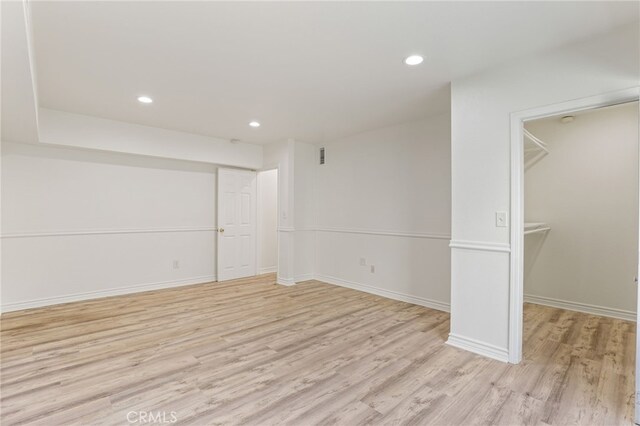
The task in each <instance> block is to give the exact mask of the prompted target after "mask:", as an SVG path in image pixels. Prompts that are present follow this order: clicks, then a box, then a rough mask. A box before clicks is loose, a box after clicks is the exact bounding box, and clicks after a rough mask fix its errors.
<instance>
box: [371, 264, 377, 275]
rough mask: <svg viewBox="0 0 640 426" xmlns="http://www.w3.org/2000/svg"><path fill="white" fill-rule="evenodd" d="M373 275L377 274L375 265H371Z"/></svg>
mask: <svg viewBox="0 0 640 426" xmlns="http://www.w3.org/2000/svg"><path fill="white" fill-rule="evenodd" d="M371 273H372V274H375V273H376V267H375V265H371Z"/></svg>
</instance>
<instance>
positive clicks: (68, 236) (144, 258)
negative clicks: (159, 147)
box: [1, 142, 216, 310]
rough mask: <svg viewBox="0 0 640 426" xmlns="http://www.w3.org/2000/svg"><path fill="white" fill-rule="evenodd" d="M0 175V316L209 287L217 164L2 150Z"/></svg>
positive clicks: (5, 146) (10, 146) (38, 148)
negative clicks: (99, 299) (187, 287)
mask: <svg viewBox="0 0 640 426" xmlns="http://www.w3.org/2000/svg"><path fill="white" fill-rule="evenodd" d="M1 170H2V201H3V202H2V232H3V234H2V264H3V268H2V303H3V306H2V307H3V310H12V309H19V308H26V307H31V306H38V305H46V304H52V303H56V302H64V301H69V300H77V299H83V298H90V297H97V296H103V295H110V294H116V293H124V292H130V291H136V290H145V289H151V288H159V287H165V286H173V285H180V284H186V283H198V282H207V281H212V280H214V279H215V255H216V253H215V231H214V229H215V223H216V217H215V213H216V212H215V196H216V195H215V194H216V193H215V191H216V179H215V167H214V166H212V165H207V164H200V163H189V162H182V161H172V160H161V159H152V158H145V157H137V156H130V155H119V154H112V153H101V152H95V151H88V150H74V149H69V148H58V147H49V146H42V145H26V144H15V143H6V142H3V143H2V169H1ZM174 260H177V261H178V262H179V268H178V269H174V264H173V262H174Z"/></svg>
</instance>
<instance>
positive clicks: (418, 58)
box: [404, 55, 424, 65]
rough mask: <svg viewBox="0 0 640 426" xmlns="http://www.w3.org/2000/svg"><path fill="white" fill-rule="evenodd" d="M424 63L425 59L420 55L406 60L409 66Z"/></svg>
mask: <svg viewBox="0 0 640 426" xmlns="http://www.w3.org/2000/svg"><path fill="white" fill-rule="evenodd" d="M422 61H424V58H423V57H422V56H420V55H411V56H409V57H407V58H406V59H405V60H404V63H405V64H407V65H418V64H421V63H422Z"/></svg>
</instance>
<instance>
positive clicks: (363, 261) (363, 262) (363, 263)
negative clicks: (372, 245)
mask: <svg viewBox="0 0 640 426" xmlns="http://www.w3.org/2000/svg"><path fill="white" fill-rule="evenodd" d="M360 266H367V259H365V258H364V257H361V258H360Z"/></svg>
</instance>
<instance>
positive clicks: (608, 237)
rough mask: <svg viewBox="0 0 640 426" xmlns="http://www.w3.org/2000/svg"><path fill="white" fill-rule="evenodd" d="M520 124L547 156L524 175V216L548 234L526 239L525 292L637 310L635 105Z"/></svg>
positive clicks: (553, 298) (636, 137)
mask: <svg viewBox="0 0 640 426" xmlns="http://www.w3.org/2000/svg"><path fill="white" fill-rule="evenodd" d="M526 128H527V129H528V130H530V131H531V132H532V133H533V134H534V135H535V136H536V137H538V138H540V139H542V140H543V141H544V142H546V143H547V144H548V147H549V150H550V154H548V155H546V156H545V157H544V158H542V159H541V160H540V161H538V162H537V163H536V164H535V165H533V166H532V167H530V168H529V169H528V171H527V172H526V173H525V221H527V222H547V223H549V224H550V226H551V231H550V232H547V233H544V234H542V233H536V234H530V235H528V236H527V237H526V238H525V276H524V283H525V285H524V289H525V297H527V296H529V297H536V298H540V297H542V298H545V299H549V301H550V302H553V301H557V302H563V303H565V304H574V305H576V306H577V307H579V306H580V305H586V306H587V307H588V306H593V307H598V308H600V309H607V310H609V311H610V314H612V315H615V314H616V312H617V311H625V312H627V313H630V314H633V313H635V311H636V284H635V283H634V277H635V276H636V273H637V268H638V103H637V102H634V103H630V104H625V105H620V106H614V107H609V108H602V109H597V110H594V111H589V112H587V113H583V114H579V115H577V116H576V118H575V120H574V121H573V122H571V123H562V122H561V121H560V119H559V117H554V118H549V119H543V120H536V121H533V122H530V123H527V125H526ZM543 300H544V299H543Z"/></svg>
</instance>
